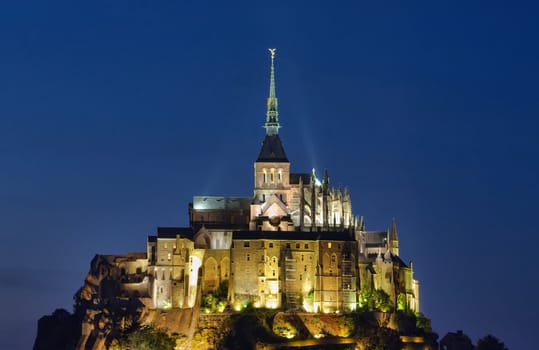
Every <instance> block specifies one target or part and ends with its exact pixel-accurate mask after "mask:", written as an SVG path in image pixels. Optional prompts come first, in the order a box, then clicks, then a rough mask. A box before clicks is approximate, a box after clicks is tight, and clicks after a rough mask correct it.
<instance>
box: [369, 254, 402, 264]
mask: <svg viewBox="0 0 539 350" xmlns="http://www.w3.org/2000/svg"><path fill="white" fill-rule="evenodd" d="M377 256H378V254H369V256H368V258H369V260H371V261H374V260H376V257H377ZM383 257H384V255H382V258H383ZM391 261H392V262H393V263H394V264H396V265H398V266H400V267H408V265H406V263H405V262H404V261H402V259H401V258H400V257H399V256H397V255H393V254H391Z"/></svg>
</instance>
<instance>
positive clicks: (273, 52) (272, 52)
mask: <svg viewBox="0 0 539 350" xmlns="http://www.w3.org/2000/svg"><path fill="white" fill-rule="evenodd" d="M268 50H269V52H270V54H271V59H272V60H273V59H274V58H275V51H277V49H268Z"/></svg>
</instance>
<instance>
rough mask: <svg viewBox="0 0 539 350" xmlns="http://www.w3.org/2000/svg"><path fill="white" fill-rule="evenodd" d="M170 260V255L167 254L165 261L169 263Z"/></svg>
mask: <svg viewBox="0 0 539 350" xmlns="http://www.w3.org/2000/svg"><path fill="white" fill-rule="evenodd" d="M170 258H171V256H170V253H168V254H167V260H168V261H170Z"/></svg>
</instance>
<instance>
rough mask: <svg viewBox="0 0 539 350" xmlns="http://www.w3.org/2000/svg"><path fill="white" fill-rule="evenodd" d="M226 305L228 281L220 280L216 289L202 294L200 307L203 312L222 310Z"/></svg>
mask: <svg viewBox="0 0 539 350" xmlns="http://www.w3.org/2000/svg"><path fill="white" fill-rule="evenodd" d="M227 306H228V283H227V282H221V284H219V287H217V290H215V291H214V292H213V293H208V294H205V295H203V296H202V302H201V305H200V307H201V309H202V311H203V312H205V313H214V312H223V311H225V309H226V307H227Z"/></svg>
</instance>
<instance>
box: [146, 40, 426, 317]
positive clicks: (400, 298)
mask: <svg viewBox="0 0 539 350" xmlns="http://www.w3.org/2000/svg"><path fill="white" fill-rule="evenodd" d="M270 51H271V71H270V89H269V97H268V99H267V113H266V123H265V129H266V135H265V136H264V140H263V143H262V147H261V150H260V152H259V155H258V158H257V160H256V161H255V163H254V193H253V195H252V196H248V197H212V196H195V197H194V198H193V202H192V203H191V204H190V206H189V215H190V217H189V221H190V226H189V227H187V228H159V229H158V230H157V235H155V236H150V237H148V244H147V257H148V267H147V276H148V277H149V283H148V295H149V296H150V297H151V298H152V302H153V306H154V307H155V308H171V307H172V308H186V307H193V306H194V305H195V303H196V302H197V298H198V296H199V295H203V294H205V293H209V292H212V291H214V290H216V289H217V288H218V287H219V286H220V285H222V284H223V283H225V284H226V285H227V286H228V300H229V302H230V305H232V307H233V308H235V309H241V308H242V307H243V306H245V305H246V304H247V303H252V305H253V306H254V307H268V308H285V309H293V310H299V309H303V310H305V311H307V312H347V311H351V310H355V309H356V308H357V307H358V305H359V304H358V303H360V302H361V300H360V298H359V295H360V291H361V290H362V289H382V290H384V291H385V292H386V293H387V294H388V295H389V296H390V298H391V300H392V301H393V303H394V304H395V305H397V306H398V307H401V308H408V309H409V310H412V311H419V284H418V282H417V280H416V279H414V276H413V267H412V264H411V263H410V265H406V264H405V263H404V262H403V261H402V260H401V259H400V257H399V245H398V234H397V229H396V224H395V221H394V220H393V222H392V223H391V226H390V229H388V230H385V231H367V230H366V228H365V223H364V220H363V218H360V217H358V216H355V215H354V214H353V213H352V202H351V196H350V192H349V190H348V189H347V188H345V189H344V191H343V190H341V188H338V189H332V188H331V187H330V181H329V176H328V173H327V172H325V174H324V176H323V177H322V179H318V178H317V176H316V174H315V172H314V170H312V171H311V172H305V173H292V172H291V165H290V161H289V160H288V157H287V156H286V153H285V150H284V147H283V144H282V142H281V139H280V136H279V128H280V124H279V113H278V100H277V97H276V93H275V69H274V58H275V50H270Z"/></svg>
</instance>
